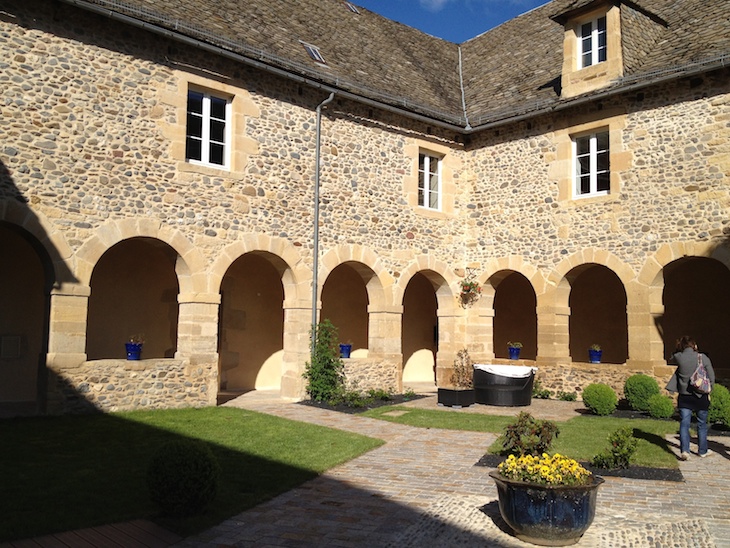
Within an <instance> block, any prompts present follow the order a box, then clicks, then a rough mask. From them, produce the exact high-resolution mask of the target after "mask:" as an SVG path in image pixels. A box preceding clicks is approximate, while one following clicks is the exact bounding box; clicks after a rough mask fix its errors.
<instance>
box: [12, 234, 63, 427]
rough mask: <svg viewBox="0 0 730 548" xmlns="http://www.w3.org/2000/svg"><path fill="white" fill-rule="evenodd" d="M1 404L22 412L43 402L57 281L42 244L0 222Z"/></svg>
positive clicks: (39, 407) (38, 408) (31, 410)
mask: <svg viewBox="0 0 730 548" xmlns="http://www.w3.org/2000/svg"><path fill="white" fill-rule="evenodd" d="M0 254H1V255H2V257H4V258H5V261H4V263H3V267H2V268H0V303H2V311H1V313H0V406H2V407H8V408H10V410H11V411H12V412H14V413H15V412H17V413H21V414H26V413H35V412H42V411H43V407H44V403H45V379H46V367H45V362H46V354H47V352H48V330H49V314H50V292H51V288H52V287H53V285H54V282H55V280H56V277H55V274H54V270H53V265H52V260H51V257H50V255H49V254H48V253H47V251H46V249H45V248H44V246H43V245H41V243H40V242H39V241H38V240H37V239H36V238H35V237H34V236H33V235H31V234H30V233H28V232H27V231H26V230H24V229H22V228H20V227H18V226H16V225H13V224H9V223H4V222H1V221H0Z"/></svg>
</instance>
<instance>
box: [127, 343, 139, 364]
mask: <svg viewBox="0 0 730 548" xmlns="http://www.w3.org/2000/svg"><path fill="white" fill-rule="evenodd" d="M124 347H125V348H126V349H127V359H128V360H139V358H140V356H141V355H142V343H131V342H128V343H124Z"/></svg>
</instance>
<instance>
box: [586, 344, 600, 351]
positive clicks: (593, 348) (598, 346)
mask: <svg viewBox="0 0 730 548" xmlns="http://www.w3.org/2000/svg"><path fill="white" fill-rule="evenodd" d="M588 350H595V351H596V352H598V351H599V350H601V345H600V344H592V345H590V346H589V347H588Z"/></svg>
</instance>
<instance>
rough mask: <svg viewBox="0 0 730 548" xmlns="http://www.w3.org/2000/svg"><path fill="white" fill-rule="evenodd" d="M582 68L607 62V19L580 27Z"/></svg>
mask: <svg viewBox="0 0 730 548" xmlns="http://www.w3.org/2000/svg"><path fill="white" fill-rule="evenodd" d="M578 41H579V43H580V46H579V50H580V57H579V58H580V63H581V64H580V67H579V68H585V67H590V66H591V65H596V64H598V63H602V62H603V61H605V60H606V58H607V56H606V43H607V40H606V17H605V16H604V17H599V18H598V19H594V20H592V21H588V22H587V23H583V24H582V25H581V26H580V31H579V36H578Z"/></svg>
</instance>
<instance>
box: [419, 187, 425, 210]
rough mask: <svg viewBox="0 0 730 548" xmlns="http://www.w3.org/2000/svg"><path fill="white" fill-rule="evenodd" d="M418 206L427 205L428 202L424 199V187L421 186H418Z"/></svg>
mask: <svg viewBox="0 0 730 548" xmlns="http://www.w3.org/2000/svg"><path fill="white" fill-rule="evenodd" d="M418 205H420V206H425V205H426V201H425V200H424V199H423V186H422V185H420V184H419V185H418Z"/></svg>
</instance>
